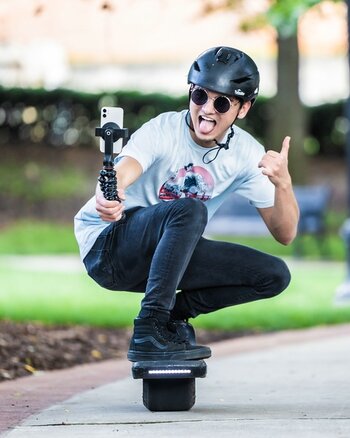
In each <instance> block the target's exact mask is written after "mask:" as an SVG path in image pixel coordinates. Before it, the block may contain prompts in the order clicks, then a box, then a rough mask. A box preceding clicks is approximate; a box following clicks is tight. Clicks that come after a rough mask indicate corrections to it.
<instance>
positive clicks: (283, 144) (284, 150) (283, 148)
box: [281, 136, 290, 158]
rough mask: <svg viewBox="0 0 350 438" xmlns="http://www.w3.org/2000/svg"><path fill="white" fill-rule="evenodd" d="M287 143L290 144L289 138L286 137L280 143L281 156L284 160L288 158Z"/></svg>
mask: <svg viewBox="0 0 350 438" xmlns="http://www.w3.org/2000/svg"><path fill="white" fill-rule="evenodd" d="M289 142H290V137H289V136H287V137H285V138H284V140H283V143H282V148H281V155H283V156H284V157H285V158H288V152H289V146H290V145H289Z"/></svg>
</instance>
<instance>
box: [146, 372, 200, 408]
mask: <svg viewBox="0 0 350 438" xmlns="http://www.w3.org/2000/svg"><path fill="white" fill-rule="evenodd" d="M195 380H196V379H143V404H144V405H145V406H146V408H147V409H149V410H150V411H188V410H189V409H191V408H192V406H193V405H194V403H195V400H196V384H195Z"/></svg>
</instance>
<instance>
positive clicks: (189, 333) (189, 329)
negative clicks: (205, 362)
mask: <svg viewBox="0 0 350 438" xmlns="http://www.w3.org/2000/svg"><path fill="white" fill-rule="evenodd" d="M168 328H169V330H170V331H172V332H176V333H177V334H178V336H179V337H180V338H181V339H183V340H184V341H186V342H189V343H190V344H191V345H197V344H196V334H195V331H194V328H193V325H192V324H190V323H189V322H187V321H185V320H182V319H176V320H173V319H171V320H170V321H169V322H168Z"/></svg>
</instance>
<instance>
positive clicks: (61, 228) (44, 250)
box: [0, 218, 78, 254]
mask: <svg viewBox="0 0 350 438" xmlns="http://www.w3.org/2000/svg"><path fill="white" fill-rule="evenodd" d="M63 253H64V254H72V253H73V254H74V253H78V245H77V242H76V240H75V237H74V231H73V218H72V223H71V224H69V225H63V224H58V223H56V224H55V223H52V222H33V221H29V220H26V221H18V222H16V223H15V224H14V225H11V226H9V227H6V228H3V229H1V230H0V254H63Z"/></svg>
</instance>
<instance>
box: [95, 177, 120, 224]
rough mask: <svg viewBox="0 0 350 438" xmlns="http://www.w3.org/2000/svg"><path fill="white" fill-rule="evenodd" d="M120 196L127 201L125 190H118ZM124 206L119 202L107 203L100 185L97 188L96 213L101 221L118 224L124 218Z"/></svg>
mask: <svg viewBox="0 0 350 438" xmlns="http://www.w3.org/2000/svg"><path fill="white" fill-rule="evenodd" d="M118 195H119V197H120V198H121V199H122V200H125V194H124V190H123V189H118ZM124 208H125V207H124V205H123V204H122V203H121V202H119V201H107V199H105V197H104V196H103V193H102V192H101V190H100V187H99V185H97V188H96V211H97V213H98V214H99V215H100V217H101V219H102V220H104V221H106V222H116V221H119V220H120V219H121V218H122V214H123V211H124Z"/></svg>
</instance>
